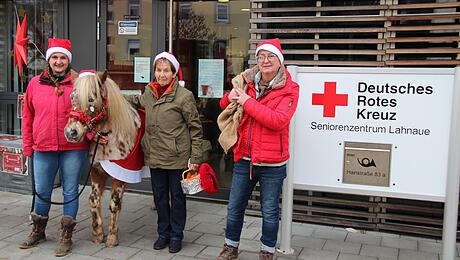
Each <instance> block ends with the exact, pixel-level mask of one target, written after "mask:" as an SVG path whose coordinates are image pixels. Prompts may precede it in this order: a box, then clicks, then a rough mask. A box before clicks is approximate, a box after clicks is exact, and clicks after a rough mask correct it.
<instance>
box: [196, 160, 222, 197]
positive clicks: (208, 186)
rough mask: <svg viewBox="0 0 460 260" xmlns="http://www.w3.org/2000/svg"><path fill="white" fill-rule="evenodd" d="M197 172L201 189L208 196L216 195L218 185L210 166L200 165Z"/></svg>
mask: <svg viewBox="0 0 460 260" xmlns="http://www.w3.org/2000/svg"><path fill="white" fill-rule="evenodd" d="M199 172H200V183H201V188H203V190H204V191H206V192H207V193H209V194H212V193H216V192H217V189H219V184H218V183H217V177H216V173H215V172H214V170H213V169H212V167H211V165H209V164H208V163H202V164H201V165H200V169H199Z"/></svg>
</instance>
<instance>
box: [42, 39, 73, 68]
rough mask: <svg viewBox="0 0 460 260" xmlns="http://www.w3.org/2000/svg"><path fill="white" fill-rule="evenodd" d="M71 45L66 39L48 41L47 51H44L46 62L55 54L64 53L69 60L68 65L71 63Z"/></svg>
mask: <svg viewBox="0 0 460 260" xmlns="http://www.w3.org/2000/svg"><path fill="white" fill-rule="evenodd" d="M71 51H72V44H71V43H70V40H67V39H55V38H49V39H48V50H46V60H49V58H50V57H51V55H52V54H53V53H55V52H60V53H64V54H65V55H66V56H67V58H69V63H70V62H72V53H71Z"/></svg>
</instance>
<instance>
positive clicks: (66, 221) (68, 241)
mask: <svg viewBox="0 0 460 260" xmlns="http://www.w3.org/2000/svg"><path fill="white" fill-rule="evenodd" d="M76 224H77V222H75V221H74V220H73V218H72V217H71V216H64V217H62V219H61V231H60V234H59V241H58V243H59V244H58V248H57V249H56V251H54V255H55V256H57V257H60V256H65V255H67V254H68V253H69V252H70V248H71V247H72V233H73V230H74V228H75V225H76Z"/></svg>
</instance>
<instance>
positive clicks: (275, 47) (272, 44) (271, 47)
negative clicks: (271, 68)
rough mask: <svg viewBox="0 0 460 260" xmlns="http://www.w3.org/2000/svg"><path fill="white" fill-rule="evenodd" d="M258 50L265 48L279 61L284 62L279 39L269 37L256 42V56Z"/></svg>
mask: <svg viewBox="0 0 460 260" xmlns="http://www.w3.org/2000/svg"><path fill="white" fill-rule="evenodd" d="M260 50H266V51H269V52H272V53H273V54H275V55H276V56H277V57H278V59H279V60H280V62H281V63H283V62H284V56H283V49H281V43H280V39H278V38H275V39H269V40H266V41H263V42H260V43H259V44H257V48H256V56H257V53H258V52H259V51H260Z"/></svg>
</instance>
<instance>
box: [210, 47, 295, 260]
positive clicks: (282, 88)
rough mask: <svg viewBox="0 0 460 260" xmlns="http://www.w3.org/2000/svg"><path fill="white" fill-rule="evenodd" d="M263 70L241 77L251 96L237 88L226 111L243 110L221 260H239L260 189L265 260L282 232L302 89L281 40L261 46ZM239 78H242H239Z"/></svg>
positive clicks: (223, 102)
mask: <svg viewBox="0 0 460 260" xmlns="http://www.w3.org/2000/svg"><path fill="white" fill-rule="evenodd" d="M256 59H257V66H255V67H253V68H251V69H248V70H246V71H244V72H243V73H241V74H240V75H239V76H242V78H243V79H244V82H245V84H247V90H246V92H245V91H243V90H242V89H241V88H233V89H232V90H231V92H230V93H228V94H226V95H224V97H223V98H222V99H221V102H220V105H221V108H222V109H225V108H226V107H227V106H228V105H229V104H230V103H231V102H237V103H238V104H239V105H240V106H242V108H243V117H242V118H241V121H240V122H239V126H238V129H237V132H238V139H237V142H236V144H235V145H234V146H233V152H234V159H235V162H236V163H235V166H234V171H233V179H232V187H231V191H230V198H229V202H228V208H227V228H226V230H225V244H224V248H223V250H222V252H221V253H220V255H219V256H218V258H217V259H237V258H238V245H239V241H240V235H241V228H242V226H243V219H244V211H245V209H246V206H247V204H248V199H249V196H250V195H251V193H252V190H253V189H254V186H255V185H256V184H257V183H259V185H260V203H261V209H262V219H263V223H262V236H261V238H260V240H261V242H262V244H261V249H260V253H259V259H273V254H274V252H275V245H276V241H277V234H278V226H279V206H278V205H279V196H280V192H281V189H282V185H283V180H284V178H285V177H286V162H287V161H288V159H289V151H288V148H289V123H290V121H291V118H292V116H293V115H294V112H295V110H296V107H297V101H298V98H299V85H298V84H297V83H295V82H293V81H292V80H291V76H290V75H289V72H288V71H287V70H286V68H285V67H284V65H283V61H284V57H283V54H282V49H281V45H280V42H279V39H271V40H267V41H264V42H261V43H259V44H258V46H257V49H256ZM237 77H238V76H237Z"/></svg>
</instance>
